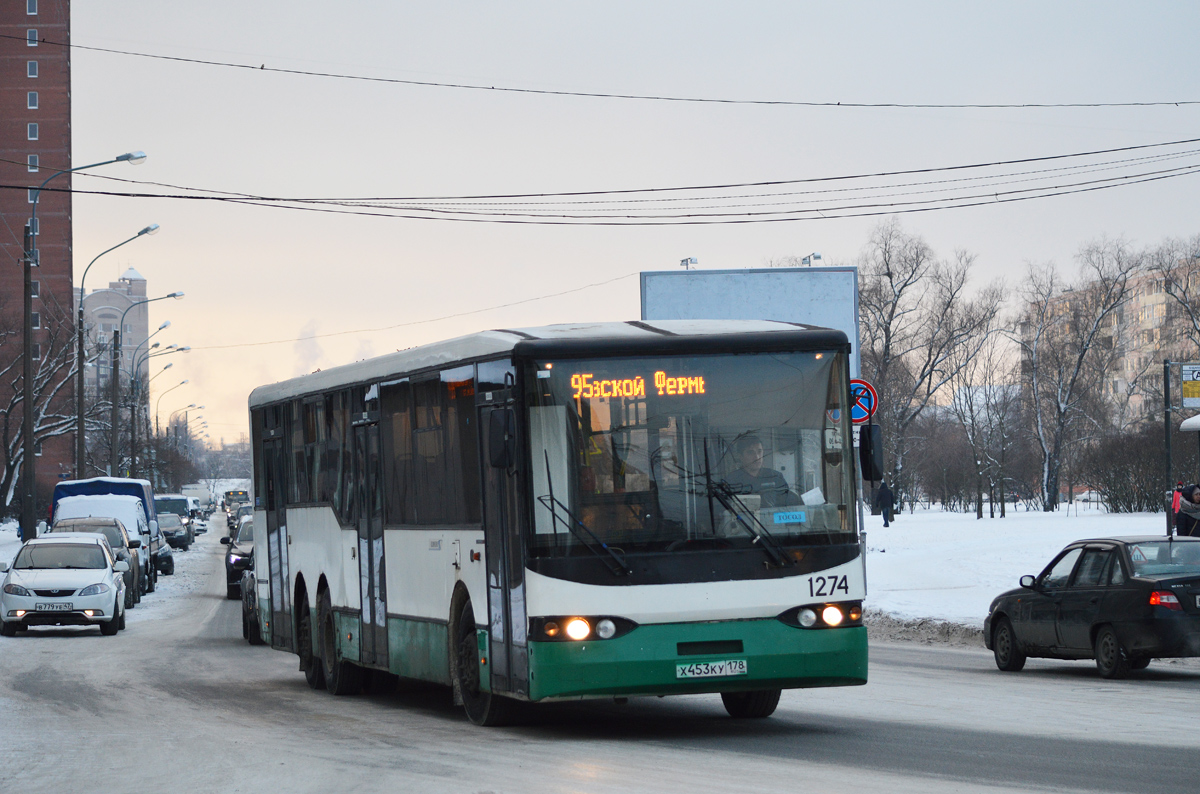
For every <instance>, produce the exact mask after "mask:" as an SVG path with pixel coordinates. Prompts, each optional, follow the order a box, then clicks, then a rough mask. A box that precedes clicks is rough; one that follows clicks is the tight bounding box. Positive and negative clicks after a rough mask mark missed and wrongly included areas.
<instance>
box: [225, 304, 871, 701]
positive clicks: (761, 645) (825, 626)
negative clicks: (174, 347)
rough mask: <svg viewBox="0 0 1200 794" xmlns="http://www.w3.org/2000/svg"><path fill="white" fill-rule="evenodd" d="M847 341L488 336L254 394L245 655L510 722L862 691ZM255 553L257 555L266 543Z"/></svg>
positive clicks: (751, 332)
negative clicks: (681, 699) (544, 713)
mask: <svg viewBox="0 0 1200 794" xmlns="http://www.w3.org/2000/svg"><path fill="white" fill-rule="evenodd" d="M849 355H850V346H849V343H848V342H847V339H846V336H845V334H843V333H842V332H840V331H832V330H829V329H821V328H811V327H805V326H797V325H794V324H790V323H776V322H766V321H711V322H708V321H706V322H700V321H671V322H654V323H644V322H630V323H598V324H590V325H589V324H579V325H562V326H549V327H543V328H526V329H517V330H499V331H489V332H484V333H478V334H473V335H470V336H465V337H461V338H458V339H453V340H449V341H446V342H440V343H436V344H430V345H425V346H423V347H418V348H413V349H410V350H405V351H402V352H398V353H394V354H390V355H387V356H382V357H380V358H375V359H371V360H367V361H362V362H359V363H356V364H350V365H347V366H342V367H337V368H333V369H328V370H324V371H321V372H316V373H313V374H311V375H306V376H303V377H299V378H295V379H292V380H289V381H285V382H283V383H278V384H274V385H270V386H263V387H260V388H258V389H255V391H254V392H253V394H252V395H251V397H250V414H251V427H252V438H253V445H254V505H255V518H254V523H255V527H256V528H257V529H258V531H259V533H262V534H265V543H264V542H263V540H264V539H263V537H262V536H261V535H260V537H259V539H258V540H259V542H258V544H257V545H258V546H259V550H258V553H257V554H255V555H254V556H255V566H256V569H257V570H256V572H255V581H256V582H257V588H256V592H255V594H254V597H253V598H249V599H247V600H248V602H249V603H252V604H254V605H255V606H254V611H253V612H252V613H251V620H250V626H251V630H252V631H257V632H258V634H256V635H255V637H254V639H256V640H259V639H261V640H262V641H265V642H269V643H270V644H271V645H272V647H275V648H278V649H280V650H285V651H289V652H292V653H296V654H298V655H299V657H300V667H301V669H302V670H304V671H305V674H306V677H307V679H308V682H309V684H310V685H311V686H313V687H314V688H318V689H319V688H327V689H329V690H330V691H331V692H333V693H335V694H344V693H347V692H353V691H357V690H358V689H359V688H360V687H361V686H362V680H363V675H364V671H367V670H379V671H385V672H388V673H392V674H396V675H399V676H404V677H408V678H414V679H422V680H426V681H433V682H440V683H443V684H448V685H451V686H452V687H453V688H454V694H455V697H456V699H457V698H461V700H462V702H463V704H464V706H465V708H466V711H467V714H468V716H469V717H470V718H471V720H473V721H474V722H477V723H480V724H496V723H500V722H503V721H504V720H505V719H506V717H507V715H508V714H509V713H510V712H511V710H512V706H513V705H514V704H515V702H517V701H529V702H537V701H547V700H563V699H578V698H597V697H628V696H635V695H672V694H684V693H697V692H719V693H721V695H722V700H723V701H724V703H725V706H726V709H727V710H728V711H729V713H730V714H732V715H733V716H741V717H765V716H768V715H769V714H771V713H772V712H773V711H774V709H775V706H776V704H777V703H778V700H779V694H780V691H781V690H782V689H787V688H799V687H820V686H845V685H855V684H863V683H866V680H867V637H866V631H865V629H864V628H863V625H862V600H863V598H864V596H865V594H866V583H865V577H864V568H863V552H864V548H863V545H862V542H861V537H860V534H859V531H858V527H857V521H856V518H857V516H856V510H855V505H856V493H855V491H856V485H855V483H856V482H857V477H856V468H855V466H856V462H857V461H856V458H855V456H854V455H853V454H852V453H853V452H854V450H853V447H852V445H851V432H850V427H849V410H848V401H849V377H850V374H849ZM264 530H265V532H264Z"/></svg>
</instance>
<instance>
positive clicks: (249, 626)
mask: <svg viewBox="0 0 1200 794" xmlns="http://www.w3.org/2000/svg"><path fill="white" fill-rule="evenodd" d="M246 639H247V641H249V643H250V644H251V645H266V642H265V641H264V640H263V638H262V623H261V622H259V620H258V610H254V609H252V610H250V611H249V612H248V613H247V614H246Z"/></svg>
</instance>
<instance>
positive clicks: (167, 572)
mask: <svg viewBox="0 0 1200 794" xmlns="http://www.w3.org/2000/svg"><path fill="white" fill-rule="evenodd" d="M174 575H175V558H174V557H172V558H171V559H169V560H167V564H166V565H164V566H163V576H174Z"/></svg>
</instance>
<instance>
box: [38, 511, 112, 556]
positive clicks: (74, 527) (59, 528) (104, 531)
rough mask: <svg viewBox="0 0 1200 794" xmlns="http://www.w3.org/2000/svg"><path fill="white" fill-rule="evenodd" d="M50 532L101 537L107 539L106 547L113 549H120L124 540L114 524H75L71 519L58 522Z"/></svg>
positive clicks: (86, 522) (80, 522)
mask: <svg viewBox="0 0 1200 794" xmlns="http://www.w3.org/2000/svg"><path fill="white" fill-rule="evenodd" d="M50 531H51V532H90V533H92V534H93V535H103V536H104V537H105V538H107V539H108V545H110V546H112V547H113V548H114V549H119V548H122V547H123V546H124V545H125V538H123V537H121V530H119V529H117V527H116V525H115V524H99V523H96V522H94V521H92V522H89V521H79V522H75V521H72V520H71V519H69V518H68V519H66V520H64V521H59V522H57V523H55V525H54V526H52V527H51V528H50Z"/></svg>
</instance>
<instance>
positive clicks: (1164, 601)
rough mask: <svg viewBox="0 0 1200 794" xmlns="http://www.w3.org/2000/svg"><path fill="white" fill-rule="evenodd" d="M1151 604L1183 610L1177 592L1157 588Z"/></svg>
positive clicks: (1151, 597) (1151, 595)
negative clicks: (1176, 595)
mask: <svg viewBox="0 0 1200 794" xmlns="http://www.w3.org/2000/svg"><path fill="white" fill-rule="evenodd" d="M1150 606H1152V607H1165V608H1166V609H1175V610H1179V611H1180V612H1182V611H1183V607H1182V606H1180V605H1179V599H1178V598H1176V597H1175V594H1174V593H1169V592H1167V591H1166V590H1155V591H1154V592H1153V593H1151V594H1150Z"/></svg>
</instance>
